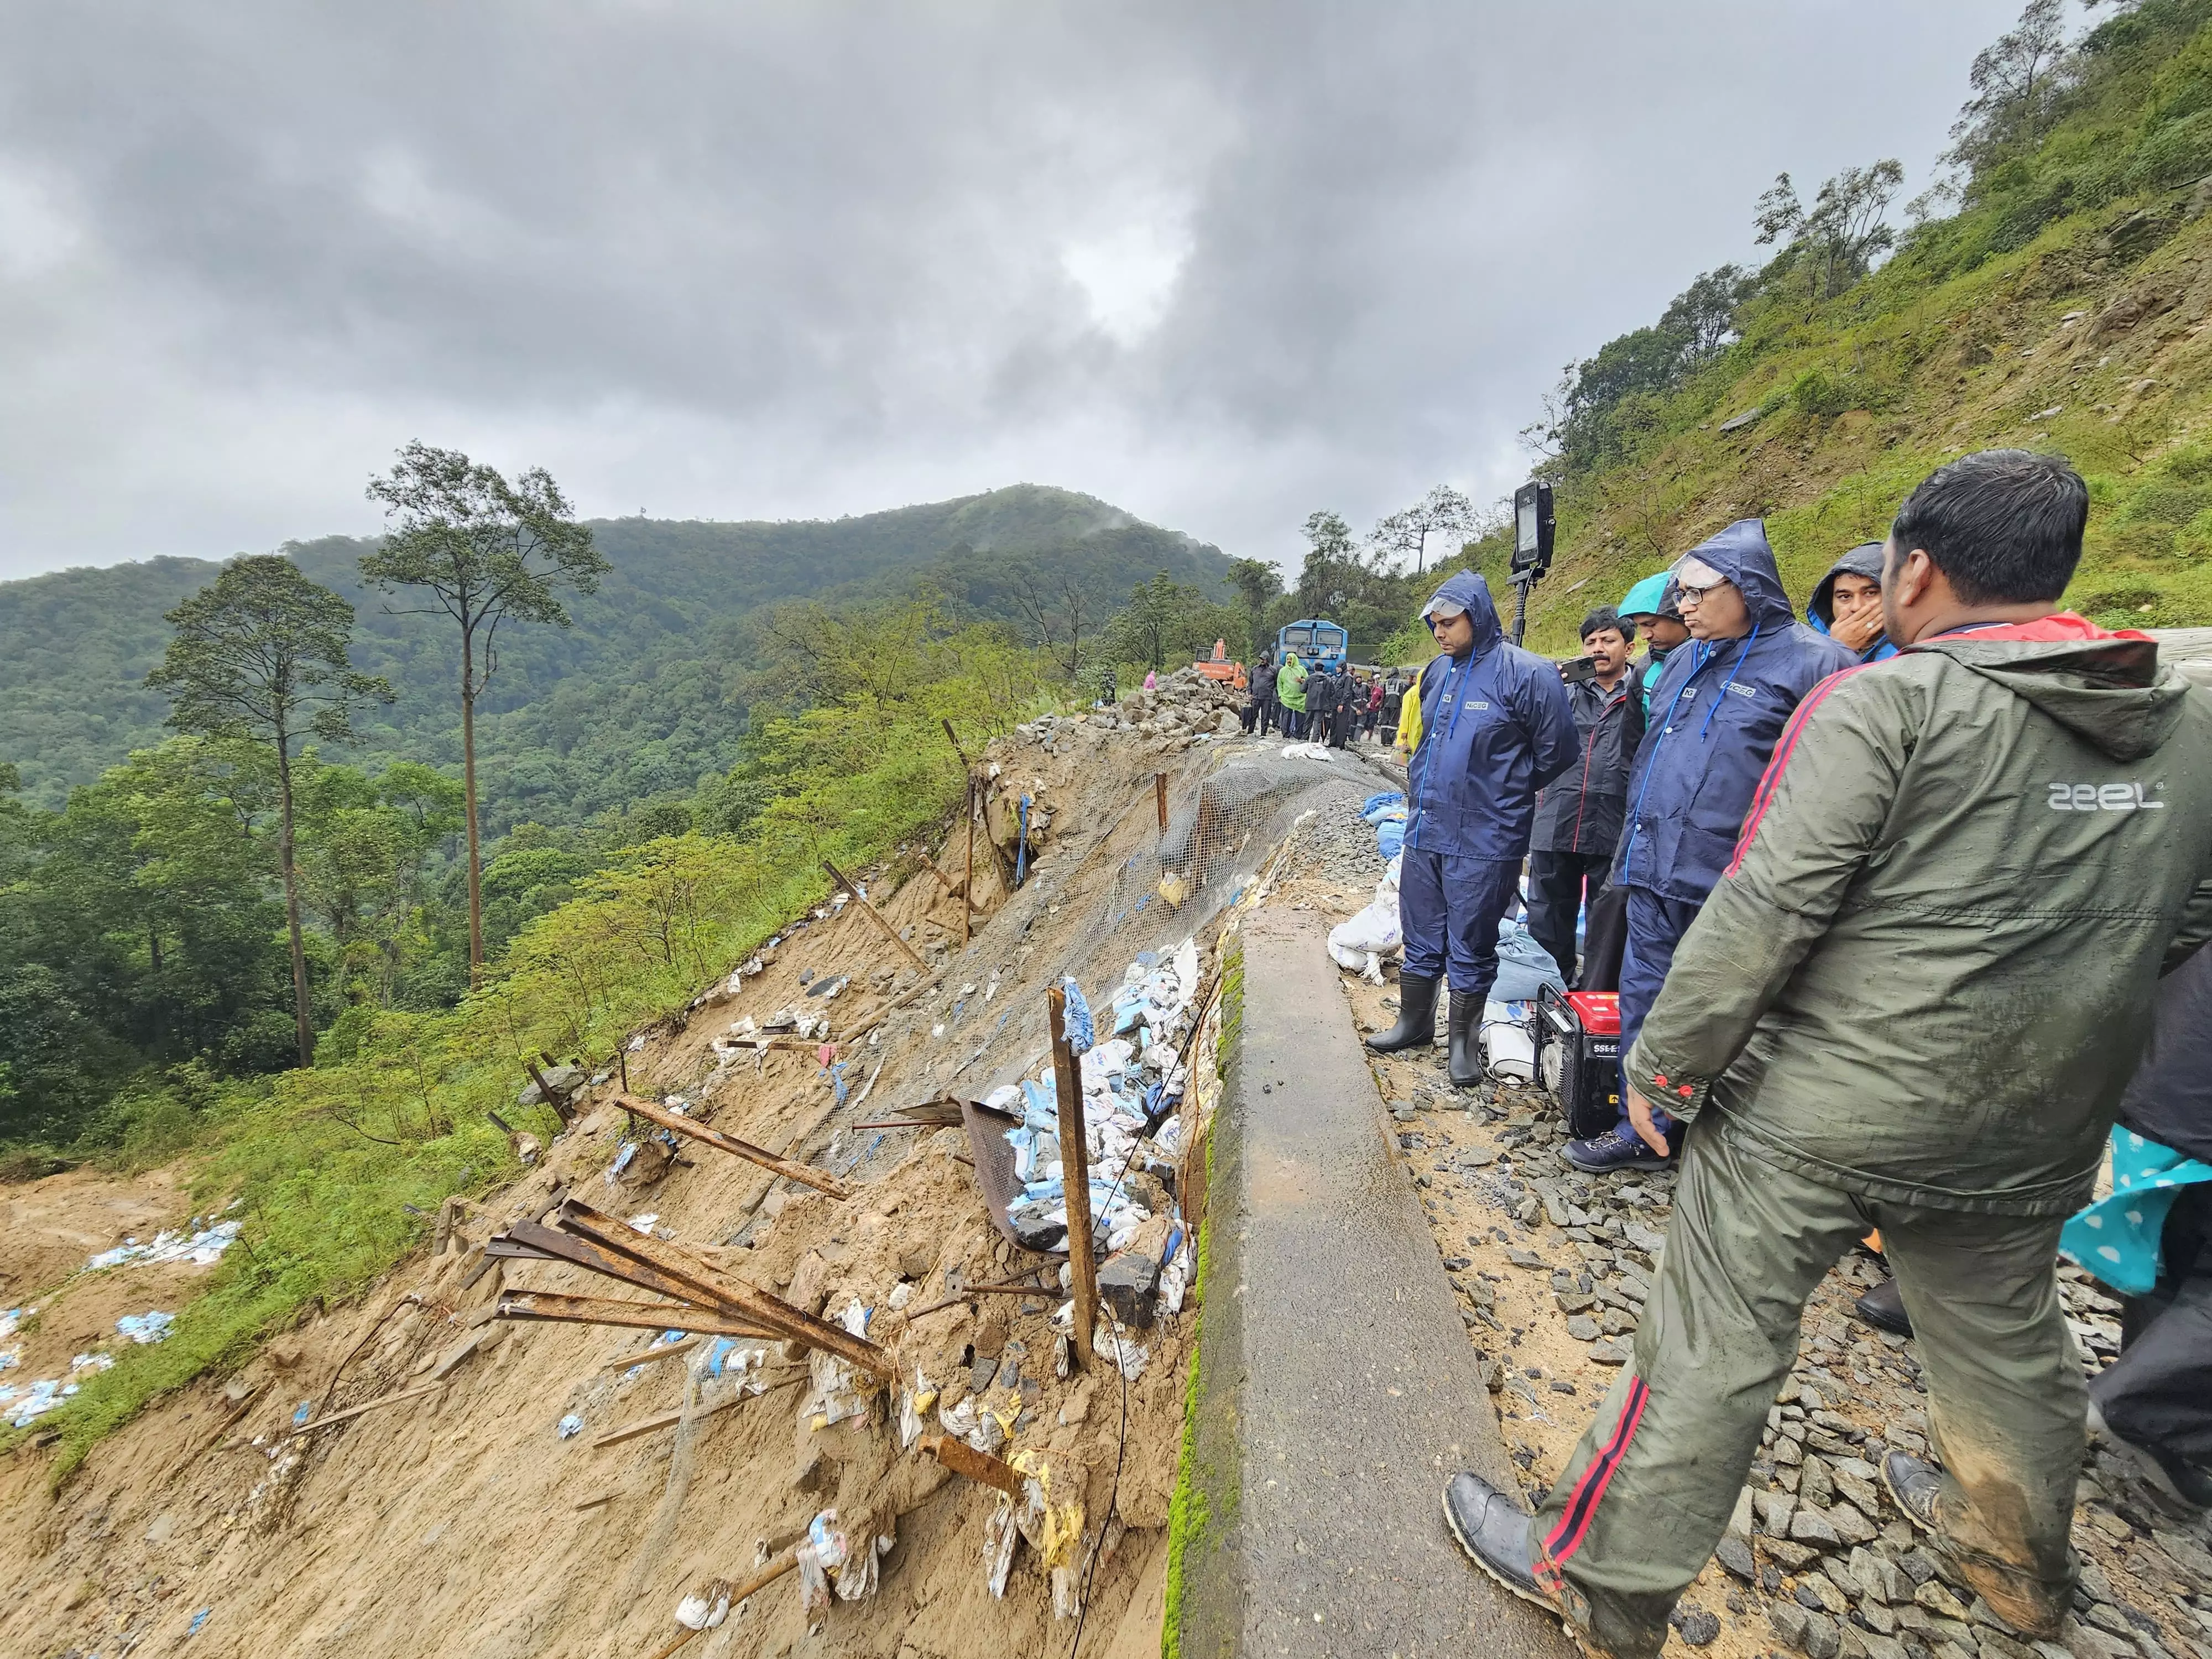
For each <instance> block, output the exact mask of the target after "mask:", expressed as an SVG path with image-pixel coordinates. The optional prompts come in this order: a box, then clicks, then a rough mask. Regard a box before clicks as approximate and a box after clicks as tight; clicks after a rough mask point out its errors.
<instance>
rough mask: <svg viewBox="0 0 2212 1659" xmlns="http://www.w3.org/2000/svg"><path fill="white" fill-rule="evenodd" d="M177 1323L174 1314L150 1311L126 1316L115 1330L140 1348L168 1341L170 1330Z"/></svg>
mask: <svg viewBox="0 0 2212 1659" xmlns="http://www.w3.org/2000/svg"><path fill="white" fill-rule="evenodd" d="M176 1322H177V1316H176V1315H174V1314H173V1313H161V1312H159V1311H157V1310H151V1309H149V1310H148V1311H146V1312H144V1313H143V1314H125V1315H124V1316H123V1317H122V1318H120V1319H118V1320H117V1321H116V1322H115V1328H116V1329H117V1330H118V1332H120V1333H121V1334H123V1335H125V1336H127V1337H129V1338H130V1339H131V1340H132V1341H133V1342H136V1343H137V1344H138V1345H139V1346H142V1347H143V1346H146V1345H147V1344H149V1343H153V1342H161V1341H164V1340H167V1337H168V1334H169V1328H170V1327H171V1326H173V1325H174V1324H175V1323H176Z"/></svg>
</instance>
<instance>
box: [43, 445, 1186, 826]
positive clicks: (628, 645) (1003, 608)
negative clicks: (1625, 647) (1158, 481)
mask: <svg viewBox="0 0 2212 1659" xmlns="http://www.w3.org/2000/svg"><path fill="white" fill-rule="evenodd" d="M592 532H593V534H594V536H595V538H596V539H597V540H598V543H599V548H600V550H601V551H602V552H603V553H605V556H606V557H607V558H608V559H609V560H610V561H611V562H612V564H613V566H614V569H613V571H612V573H611V574H610V575H608V576H607V577H606V579H605V581H604V582H603V583H602V585H601V586H600V589H599V592H598V593H597V594H595V595H592V596H590V597H588V598H582V599H575V600H574V601H573V602H572V603H571V604H570V606H569V610H570V611H571V614H572V615H573V616H574V618H575V626H574V628H573V629H568V630H565V631H563V630H558V629H546V628H535V629H531V628H523V629H512V630H507V631H502V633H501V636H500V639H499V641H498V644H499V667H498V671H497V672H496V673H495V675H494V676H493V677H492V679H491V683H490V685H489V690H488V691H487V693H486V696H485V698H484V700H483V703H481V704H480V705H479V713H478V717H477V720H478V727H477V731H478V735H477V753H478V756H479V764H480V767H481V769H482V774H483V789H484V802H485V811H486V818H487V827H488V828H489V829H493V830H497V829H502V828H504V827H505V826H507V824H510V823H514V822H516V821H518V820H520V819H522V818H534V819H536V820H538V822H541V823H556V824H558V823H575V822H578V821H580V820H582V819H584V818H586V817H590V816H591V815H592V813H594V812H597V811H601V810H603V809H605V808H609V807H620V806H623V805H627V804H629V803H630V802H633V801H637V800H641V799H650V798H652V797H653V796H656V795H665V794H671V793H686V794H688V793H690V792H691V791H692V789H693V788H694V787H696V785H697V784H698V782H699V781H700V779H701V778H702V776H703V775H708V774H710V773H711V774H717V775H719V774H720V773H722V772H724V771H726V770H727V769H729V767H730V766H731V765H732V763H734V761H735V760H736V758H737V738H738V732H739V730H740V729H741V727H742V726H743V724H744V704H743V701H742V697H741V696H740V694H739V693H738V691H737V690H736V687H737V684H738V681H739V679H740V678H741V677H742V675H743V673H744V671H745V670H746V669H747V668H748V667H749V666H750V663H749V662H748V660H747V647H746V635H745V629H744V623H745V620H746V618H747V617H748V616H749V615H750V613H751V612H753V611H756V610H757V609H758V608H759V607H761V606H763V605H771V604H774V603H775V602H777V601H779V600H785V599H796V598H800V597H822V598H827V599H866V598H869V597H883V596H887V595H890V594H892V593H897V592H906V591H908V589H909V588H910V587H911V586H913V585H914V584H915V583H916V582H917V581H920V580H927V581H929V582H931V583H933V585H934V586H936V587H937V588H938V589H939V591H940V592H943V593H944V594H945V597H946V598H947V599H948V600H949V601H951V603H952V604H953V605H955V607H956V608H957V609H958V610H960V611H963V612H965V613H967V614H969V615H971V616H974V617H979V618H986V619H988V618H998V619H1002V620H1006V621H1008V622H1018V621H1019V620H1020V611H1019V605H1018V599H1017V596H1016V593H1015V590H1014V579H1015V576H1016V574H1017V573H1018V571H1019V570H1020V569H1021V568H1024V567H1025V566H1028V565H1031V564H1039V565H1042V566H1044V567H1046V568H1049V569H1050V570H1052V571H1054V572H1055V573H1058V572H1061V571H1070V572H1073V574H1075V576H1076V578H1077V580H1079V582H1080V584H1081V586H1082V587H1083V589H1084V591H1085V593H1086V595H1087V596H1088V597H1089V599H1091V603H1092V605H1094V606H1095V607H1096V608H1097V614H1098V615H1099V616H1100V617H1101V618H1102V619H1103V615H1104V613H1105V612H1106V611H1108V610H1109V609H1111V608H1113V607H1115V606H1117V605H1121V604H1123V603H1125V602H1126V601H1127V597H1128V593H1129V590H1130V588H1131V587H1132V586H1134V585H1135V584H1136V583H1138V582H1140V581H1143V580H1146V579H1147V578H1149V577H1151V576H1152V575H1153V574H1155V573H1156V572H1158V571H1160V570H1167V571H1169V572H1170V573H1171V574H1173V575H1174V576H1175V578H1176V580H1179V581H1182V582H1186V583H1189V584H1192V585H1194V586H1200V587H1202V588H1203V589H1205V590H1206V592H1207V593H1208V595H1209V596H1210V597H1213V598H1217V599H1218V598H1222V597H1225V595H1226V592H1227V589H1226V587H1225V585H1224V583H1223V580H1222V578H1223V574H1224V572H1225V570H1226V569H1227V568H1228V563H1229V561H1228V559H1227V558H1226V557H1225V556H1224V555H1223V554H1222V553H1221V552H1220V551H1219V550H1217V549H1215V548H1212V547H1210V546H1206V545H1205V544H1200V543H1198V542H1195V541H1193V540H1192V539H1191V538H1188V537H1187V536H1183V535H1180V534H1178V533H1176V532H1172V531H1166V530H1162V529H1159V528H1158V527H1156V526H1152V525H1147V524H1145V523H1142V522H1141V521H1139V520H1137V519H1134V518H1133V517H1132V516H1131V515H1130V514H1128V513H1124V512H1122V511H1121V509H1119V508H1117V507H1111V506H1109V505H1108V504H1107V503H1106V502H1104V501H1098V500H1096V499H1095V498H1093V497H1091V496H1089V495H1077V494H1074V493H1073V492H1071V491H1068V490H1062V489H1048V488H1045V487H1042V486H1039V485H1034V484H1018V485H1015V486H1013V487H1012V488H1009V489H997V490H993V491H991V492H989V493H988V494H987V495H971V496H967V497H964V498H963V499H960V500H957V501H939V502H934V503H932V504H929V505H927V506H921V507H900V508H897V509H896V510H893V511H890V512H886V513H867V514H865V515H862V516H860V517H856V518H845V519H838V520H825V521H813V522H806V521H799V522H788V523H744V524H720V523H699V522H684V521H669V520H653V519H614V520H599V521H596V522H594V523H593V525H592ZM369 545H370V544H368V543H366V542H363V541H359V540H356V539H354V538H348V537H326V538H322V539H319V540H316V541H308V542H299V543H294V544H289V545H288V546H287V547H286V549H285V551H287V552H288V553H289V554H290V555H291V556H293V558H294V559H295V560H296V561H297V562H299V564H300V567H301V569H303V570H304V571H306V573H307V574H308V575H309V576H311V577H313V579H314V580H317V581H319V582H322V583H324V584H325V585H326V586H330V587H332V588H335V589H336V590H337V591H338V592H341V593H343V594H344V595H345V596H346V598H347V599H350V600H351V601H352V602H353V604H354V606H355V610H356V615H357V618H358V633H357V635H356V648H355V652H354V659H355V662H356V665H357V666H359V667H361V668H362V669H363V670H364V671H367V672H369V673H373V674H382V675H384V676H386V678H389V679H390V680H391V682H392V685H393V687H394V688H395V689H397V690H398V693H399V700H398V702H396V703H394V704H393V705H392V707H391V708H388V709H385V710H382V711H380V713H379V714H378V715H377V716H376V721H375V723H374V725H373V726H371V727H370V737H369V740H368V743H366V744H364V745H363V746H362V749H361V750H359V751H358V752H357V753H356V755H355V756H352V757H349V758H356V759H360V760H365V761H368V762H369V763H372V764H373V763H374V762H375V761H376V760H377V759H378V758H380V757H400V756H404V757H407V758H409V759H412V760H420V761H425V762H428V763H432V764H435V765H440V766H444V767H448V768H458V766H459V759H460V731H459V708H458V702H457V698H456V685H455V682H456V681H457V679H458V678H459V647H458V646H457V645H456V643H455V641H454V638H453V629H452V627H451V625H450V623H447V620H446V619H445V618H444V617H442V616H440V617H414V616H394V615H392V614H390V613H389V611H387V609H386V607H387V605H390V606H393V607H397V606H400V605H405V604H406V603H408V601H407V600H405V599H387V598H386V596H385V595H383V594H381V593H378V592H365V591H364V590H363V589H362V586H361V583H360V580H359V579H358V576H357V574H356V564H357V562H358V560H359V559H360V556H361V555H362V553H363V552H365V551H367V550H368V546H369ZM216 568H217V567H216V565H215V564H213V563H210V562H204V561H200V560H193V559H177V558H157V559H150V560H148V561H146V562H143V563H135V564H122V565H113V566H109V567H107V568H100V569H75V570H64V571H58V572H56V573H54V574H51V575H45V576H35V577H32V578H30V579H29V580H23V581H14V582H7V583H0V762H6V761H12V762H14V763H15V764H16V765H17V766H18V767H19V768H20V769H21V775H22V781H23V789H24V796H25V799H27V800H29V801H31V802H33V804H36V805H45V806H58V805H60V804H61V802H62V800H63V799H64V797H65V795H66V794H67V792H68V790H69V789H70V787H71V786H73V785H76V784H81V783H88V782H90V781H93V780H94V778H96V777H97V776H98V775H100V769H102V768H104V767H106V766H109V765H112V764H114V763H117V762H118V761H120V760H121V759H122V758H123V757H125V755H126V754H127V753H129V752H130V751H131V750H132V749H134V748H141V747H144V746H146V745H148V744H152V743H154V742H155V741H157V740H158V739H159V738H160V737H161V720H162V719H163V717H164V716H165V715H166V714H167V704H166V703H165V702H164V701H163V700H162V699H161V697H159V696H155V695H154V694H152V693H150V692H149V691H147V690H144V688H143V684H141V682H142V681H143V678H144V677H145V675H146V672H147V671H148V670H149V669H150V668H152V667H153V666H154V665H155V663H156V662H157V661H158V660H159V659H160V658H161V651H162V649H163V647H165V645H166V644H167V640H168V633H169V630H168V628H167V624H166V623H163V622H162V620H161V617H162V613H163V612H164V611H167V610H168V609H170V608H171V607H173V605H176V604H177V603H178V601H179V600H180V599H183V598H184V597H185V595H186V594H188V593H190V592H193V591H194V590H195V589H197V588H198V587H200V586H204V584H206V583H207V582H208V581H210V580H212V579H213V578H214V575H215V573H216Z"/></svg>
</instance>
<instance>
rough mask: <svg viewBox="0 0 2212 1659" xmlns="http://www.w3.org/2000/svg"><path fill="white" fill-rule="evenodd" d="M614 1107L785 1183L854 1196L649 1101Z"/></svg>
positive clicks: (628, 1100)
mask: <svg viewBox="0 0 2212 1659" xmlns="http://www.w3.org/2000/svg"><path fill="white" fill-rule="evenodd" d="M615 1103H616V1104H617V1106H620V1107H621V1108H622V1109H623V1110H624V1111H625V1112H629V1113H630V1114H631V1115H634V1116H637V1117H641V1118H643V1119H644V1120H645V1121H647V1123H655V1124H658V1125H659V1126H660V1127H662V1128H664V1129H666V1130H668V1131H669V1132H670V1133H673V1134H679V1135H684V1136H686V1137H688V1138H689V1139H693V1140H696V1141H698V1142H700V1143H701V1144H702V1145H703V1146H712V1147H713V1148H714V1150H715V1151H716V1152H727V1153H729V1154H730V1155H731V1156H732V1157H733V1158H744V1159H746V1160H747V1161H749V1162H750V1163H754V1164H759V1165H760V1166H761V1168H762V1169H763V1170H774V1171H775V1173H776V1174H778V1175H780V1176H782V1177H783V1178H784V1179H785V1180H787V1181H796V1182H799V1183H800V1184H801V1185H802V1186H807V1187H811V1188H814V1190H815V1191H816V1192H817V1193H827V1194H829V1196H830V1197H832V1198H850V1197H851V1196H852V1195H853V1189H852V1188H850V1187H848V1186H847V1185H846V1184H845V1183H844V1182H842V1181H840V1180H838V1179H837V1177H836V1176H833V1175H825V1174H824V1173H823V1171H821V1170H817V1169H815V1168H813V1167H812V1166H811V1165H810V1164H795V1163H793V1161H792V1160H791V1159H789V1158H778V1157H777V1156H776V1155H775V1153H774V1152H770V1151H769V1149H768V1148H767V1147H765V1146H754V1145H753V1144H752V1142H751V1141H750V1140H740V1139H738V1138H737V1136H735V1135H731V1134H724V1133H722V1132H721V1131H720V1129H713V1128H709V1127H708V1126H707V1125H705V1124H703V1123H699V1122H695V1121H693V1120H692V1119H690V1118H688V1117H682V1116H679V1115H677V1114H676V1113H674V1112H671V1111H667V1110H665V1109H662V1108H660V1107H659V1106H655V1105H653V1103H651V1102H649V1101H644V1100H638V1099H636V1098H635V1097H631V1096H629V1095H617V1097H615Z"/></svg>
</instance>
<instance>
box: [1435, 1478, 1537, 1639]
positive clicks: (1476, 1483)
mask: <svg viewBox="0 0 2212 1659" xmlns="http://www.w3.org/2000/svg"><path fill="white" fill-rule="evenodd" d="M1444 1524H1445V1525H1446V1526H1448V1527H1449V1528H1451V1532H1452V1536H1453V1537H1454V1538H1456V1539H1457V1540H1459V1547H1461V1548H1462V1549H1463V1550H1465V1551H1466V1552H1467V1559H1468V1560H1470V1561H1472V1562H1474V1565H1476V1566H1478V1567H1480V1568H1481V1569H1482V1570H1483V1571H1485V1572H1486V1573H1488V1574H1489V1575H1490V1576H1491V1577H1492V1578H1494V1579H1496V1580H1497V1581H1498V1583H1500V1584H1502V1585H1504V1587H1505V1588H1506V1589H1510V1590H1511V1591H1512V1592H1513V1594H1514V1595H1517V1596H1519V1597H1520V1598H1521V1599H1522V1601H1531V1602H1534V1604H1535V1605H1536V1606H1538V1607H1541V1608H1543V1609H1544V1611H1545V1612H1547V1613H1558V1612H1559V1602H1558V1601H1557V1600H1556V1599H1554V1598H1553V1597H1552V1596H1549V1595H1546V1594H1545V1593H1544V1589H1543V1587H1542V1586H1541V1584H1539V1583H1537V1582H1536V1575H1535V1573H1534V1571H1531V1570H1530V1551H1529V1538H1528V1514H1527V1512H1526V1511H1524V1510H1522V1508H1521V1506H1520V1505H1519V1504H1516V1503H1515V1502H1514V1501H1513V1500H1512V1499H1511V1498H1508V1497H1507V1496H1506V1495H1505V1494H1504V1492H1500V1491H1498V1488H1497V1487H1495V1486H1492V1485H1491V1484H1490V1482H1488V1481H1487V1480H1484V1479H1483V1478H1482V1477H1481V1476H1480V1475H1479V1474H1455V1475H1454V1476H1452V1478H1451V1479H1450V1480H1449V1481H1448V1482H1446V1483H1445V1486H1444Z"/></svg>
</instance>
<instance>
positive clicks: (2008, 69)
mask: <svg viewBox="0 0 2212 1659" xmlns="http://www.w3.org/2000/svg"><path fill="white" fill-rule="evenodd" d="M2092 3H2093V0H2092ZM2073 63H2074V53H2073V52H2072V51H2071V50H2070V49H2069V47H2068V46H2067V44H2066V19H2065V17H2064V15H2063V8H2062V6H2061V3H2060V0H2027V9H2026V10H2024V11H2022V12H2021V15H2020V21H2019V22H2017V23H2015V25H2013V27H2012V28H2011V29H2010V30H2009V31H2008V32H2007V33H2003V34H2001V35H1999V36H1998V37H1997V38H1996V40H1995V41H1994V42H1993V43H1992V44H1990V45H1989V46H1984V47H1983V48H1982V50H1981V51H1980V52H1978V53H1976V54H1975V57H1974V66H1973V68H1972V70H1969V71H1968V72H1967V76H1966V79H1967V82H1968V84H1969V85H1971V86H1972V88H1973V89H1974V95H1973V96H1972V98H1970V99H1968V100H1966V106H1965V107H1963V108H1962V109H1960V112H1959V119H1958V124H1957V125H1954V127H1953V128H1952V129H1951V149H1950V150H1949V151H1948V153H1947V154H1946V155H1945V156H1944V158H1943V159H1944V160H1945V161H1949V162H1952V163H1953V164H1954V165H1956V166H1960V167H1966V169H1967V170H1968V171H1969V172H1972V173H1979V172H1981V171H1982V170H1983V169H1984V167H1989V166H1990V165H1991V164H1992V163H1994V162H1997V161H2004V160H2006V159H2007V158H2008V157H2009V156H2012V155H2025V154H2026V153H2027V151H2029V150H2032V149H2034V148H2035V144H2036V141H2037V140H2038V139H2039V138H2041V137H2043V134H2044V131H2045V129H2046V128H2047V127H2049V125H2051V118H2052V116H2053V115H2054V114H2055V113H2056V112H2057V105H2058V97H2059V94H2061V93H2063V92H2064V91H2065V90H2066V88H2067V85H2068V82H2069V76H2070V72H2071V70H2072V68H2073Z"/></svg>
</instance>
